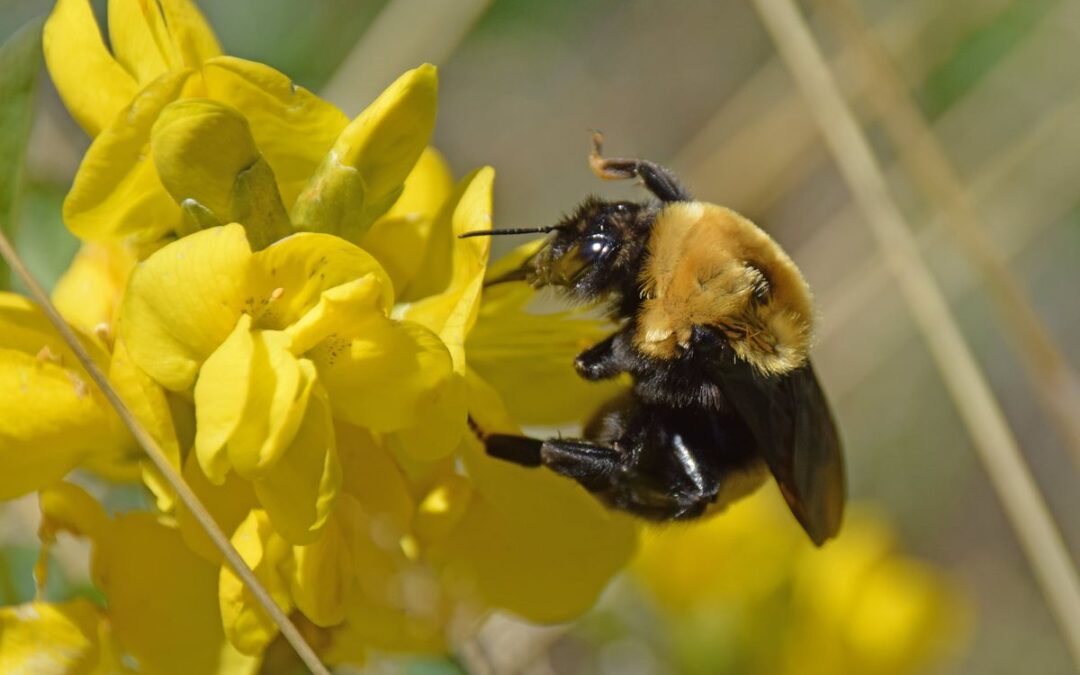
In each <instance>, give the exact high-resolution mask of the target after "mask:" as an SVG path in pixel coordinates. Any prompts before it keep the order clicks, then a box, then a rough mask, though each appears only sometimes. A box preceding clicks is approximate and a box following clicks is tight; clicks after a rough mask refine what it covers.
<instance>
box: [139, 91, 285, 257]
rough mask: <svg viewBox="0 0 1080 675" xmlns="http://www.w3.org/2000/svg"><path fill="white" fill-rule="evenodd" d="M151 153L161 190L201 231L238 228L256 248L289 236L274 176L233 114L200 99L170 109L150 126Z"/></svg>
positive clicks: (243, 121)
mask: <svg viewBox="0 0 1080 675" xmlns="http://www.w3.org/2000/svg"><path fill="white" fill-rule="evenodd" d="M151 149H152V151H153V155H154V166H155V167H156V168H157V172H158V176H159V177H160V179H161V182H162V184H163V185H164V186H165V189H166V190H167V191H168V192H169V194H170V195H172V197H173V199H174V200H175V201H176V203H177V204H180V205H181V206H182V207H183V208H184V209H185V210H186V211H187V212H188V213H197V214H198V215H199V217H198V218H197V220H198V221H206V222H200V223H199V225H200V226H201V227H202V228H203V229H205V227H207V226H208V223H214V222H216V223H217V224H220V223H227V222H242V223H243V224H244V226H245V228H246V230H247V233H248V239H250V240H251V241H252V243H253V244H254V245H255V247H256V248H263V247H264V246H266V245H267V244H269V243H271V242H273V241H276V240H278V239H281V238H282V237H286V236H288V235H289V234H291V233H292V225H291V224H290V223H289V216H288V213H286V211H285V207H284V205H282V203H281V196H280V195H279V194H278V188H277V183H276V182H275V181H274V172H273V170H271V169H270V166H269V165H268V164H267V163H266V160H265V159H264V158H263V156H262V155H261V154H260V153H259V149H258V148H256V147H255V140H254V139H253V138H252V136H251V130H250V128H249V127H248V122H247V120H246V119H245V118H244V117H243V116H242V115H241V114H240V113H239V112H237V111H236V110H235V109H234V108H230V107H229V106H227V105H224V104H222V103H218V102H217V101H212V100H210V99H201V98H188V99H184V100H181V101H176V102H175V103H171V104H169V105H168V106H166V107H165V109H164V110H163V111H162V112H161V115H160V116H158V120H157V122H156V123H155V124H154V128H153V130H152V132H151ZM207 212H209V213H207Z"/></svg>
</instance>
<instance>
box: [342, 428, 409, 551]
mask: <svg viewBox="0 0 1080 675" xmlns="http://www.w3.org/2000/svg"><path fill="white" fill-rule="evenodd" d="M335 435H336V437H337V444H338V456H339V457H340V458H341V470H342V476H343V485H342V490H343V491H345V492H348V493H349V494H350V495H352V496H353V497H354V498H356V500H357V502H358V503H359V504H360V505H361V506H362V507H363V508H364V510H365V511H366V512H367V513H369V514H371V517H372V518H374V519H376V520H377V521H379V522H380V523H383V524H384V526H386V529H389V530H391V531H393V532H395V533H396V534H397V535H399V536H400V535H404V534H405V533H406V532H407V531H408V529H409V526H410V523H411V521H412V516H413V509H414V504H413V498H412V495H411V493H410V491H409V484H408V482H407V481H406V479H405V476H404V474H403V473H402V471H401V468H400V467H399V466H398V464H397V462H395V461H394V457H393V456H392V455H391V454H390V453H389V452H388V451H387V449H386V448H385V447H383V445H382V444H380V443H378V442H377V441H376V440H375V438H374V437H373V436H372V435H371V434H370V433H369V432H368V431H367V430H365V429H361V428H360V427H355V426H353V425H351V424H344V423H338V424H337V425H336V426H335Z"/></svg>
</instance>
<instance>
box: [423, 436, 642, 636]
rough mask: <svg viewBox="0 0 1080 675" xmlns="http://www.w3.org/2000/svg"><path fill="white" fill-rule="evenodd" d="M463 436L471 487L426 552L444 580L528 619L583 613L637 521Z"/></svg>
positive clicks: (625, 556)
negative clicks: (451, 522) (450, 528)
mask: <svg viewBox="0 0 1080 675" xmlns="http://www.w3.org/2000/svg"><path fill="white" fill-rule="evenodd" d="M465 440H466V442H465V443H464V444H463V449H464V452H463V458H464V460H465V464H466V470H467V471H468V474H469V476H470V477H471V478H472V479H473V484H474V487H475V489H474V492H473V494H472V499H471V500H470V502H469V505H468V509H467V511H466V513H465V515H464V516H462V518H461V521H460V523H459V524H458V526H457V527H456V528H455V530H454V533H453V534H452V535H450V536H448V537H447V538H446V539H445V541H444V542H443V543H442V544H440V545H438V546H436V547H435V548H434V549H433V552H432V557H433V559H435V560H438V561H439V562H440V564H441V565H442V566H443V570H444V572H443V576H444V583H446V584H448V585H449V586H448V587H450V588H458V589H475V590H474V592H475V593H476V594H477V595H478V596H479V598H480V599H481V600H482V601H484V602H486V603H487V604H490V605H494V606H496V607H502V608H505V609H507V610H509V611H511V612H514V613H516V614H520V615H521V616H523V617H525V618H526V619H528V620H531V621H538V622H558V621H566V620H569V619H571V618H574V617H576V616H578V615H579V614H581V613H582V612H584V611H585V610H587V609H588V608H589V607H590V606H592V604H593V603H594V602H595V601H596V598H597V596H598V595H599V593H600V591H602V590H603V589H604V587H605V586H606V585H607V583H608V582H609V581H610V580H611V578H612V577H613V576H614V575H615V574H616V573H617V572H618V571H619V570H620V569H621V568H622V567H623V566H624V565H625V564H626V563H627V562H628V561H629V559H630V557H631V555H632V554H633V552H634V549H635V545H636V531H637V527H638V526H637V524H636V523H635V522H634V521H632V520H631V519H630V518H629V517H628V516H625V515H623V514H618V513H615V512H613V511H610V510H608V509H606V508H604V507H603V506H601V505H600V503H599V502H598V501H597V500H596V499H595V498H594V497H593V496H592V495H590V494H588V493H587V492H585V490H583V489H582V488H581V487H579V486H578V485H576V484H575V483H573V482H572V481H568V480H566V479H565V478H563V477H561V476H557V475H555V474H554V473H552V472H548V471H538V470H536V469H527V468H523V467H519V466H516V465H513V464H510V463H508V462H504V461H500V460H495V459H491V458H489V457H487V456H486V455H485V454H484V450H483V447H482V446H481V445H480V443H479V442H478V441H476V440H475V438H474V437H472V436H471V435H467V436H466V437H465ZM523 578H526V579H528V580H529V581H528V583H522V581H521V580H522V579H523Z"/></svg>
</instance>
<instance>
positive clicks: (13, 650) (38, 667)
mask: <svg viewBox="0 0 1080 675" xmlns="http://www.w3.org/2000/svg"><path fill="white" fill-rule="evenodd" d="M102 621H103V617H102V614H101V611H100V610H99V609H98V607H97V606H96V605H94V604H93V603H92V602H90V601H89V600H85V599H76V600H72V601H71V602H66V603H62V604H49V603H46V602H32V603H27V604H25V605H16V606H11V607H0V672H3V673H41V674H44V675H48V674H50V673H55V674H57V675H60V674H65V675H81V674H83V673H87V674H89V673H94V672H104V669H101V670H98V667H99V665H101V659H102V654H101V647H100V644H99V639H100V638H99V631H100V630H101V628H102V626H101V624H102Z"/></svg>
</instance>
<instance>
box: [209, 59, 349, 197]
mask: <svg viewBox="0 0 1080 675" xmlns="http://www.w3.org/2000/svg"><path fill="white" fill-rule="evenodd" d="M203 77H204V79H205V81H206V87H207V91H208V92H209V95H210V97H211V98H213V99H215V100H218V101H221V102H223V103H226V104H228V105H230V106H232V107H233V108H235V109H237V110H239V111H240V112H241V113H242V114H243V115H244V117H246V118H247V120H248V122H249V123H250V125H251V133H252V135H253V136H254V137H255V143H256V145H258V147H259V149H260V150H261V151H262V153H263V156H264V157H265V158H266V160H267V162H269V164H270V167H271V168H272V169H273V171H274V175H275V176H276V177H277V181H278V185H279V187H280V190H281V198H282V201H283V203H284V204H285V207H286V208H291V207H292V205H293V202H295V201H296V196H297V195H298V194H300V191H301V190H302V189H303V187H304V185H305V184H306V183H307V181H308V179H309V178H310V177H311V174H312V173H314V171H315V169H316V167H318V166H319V163H320V162H321V161H322V160H323V157H324V156H325V155H326V153H327V151H328V150H329V149H330V147H331V145H333V143H334V139H336V138H337V137H338V134H340V133H341V130H342V129H344V128H345V125H346V124H348V121H349V120H348V118H347V117H346V116H345V114H344V113H342V112H341V111H340V110H338V109H337V108H336V107H334V106H333V105H331V104H330V103H327V102H326V101H323V100H322V99H320V98H319V97H318V96H316V95H314V94H312V93H311V92H310V91H308V90H307V89H304V88H303V87H298V86H296V85H295V84H293V82H292V81H291V80H290V79H289V78H288V77H286V76H285V75H283V74H282V73H280V72H278V71H276V70H274V69H273V68H271V67H270V66H266V65H263V64H261V63H255V62H252V61H245V60H243V59H238V58H234V57H230V56H222V57H218V58H214V59H211V60H209V61H207V63H206V64H205V66H204V68H203Z"/></svg>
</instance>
